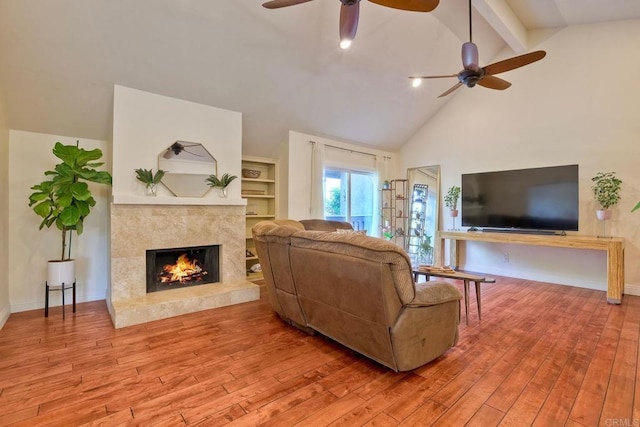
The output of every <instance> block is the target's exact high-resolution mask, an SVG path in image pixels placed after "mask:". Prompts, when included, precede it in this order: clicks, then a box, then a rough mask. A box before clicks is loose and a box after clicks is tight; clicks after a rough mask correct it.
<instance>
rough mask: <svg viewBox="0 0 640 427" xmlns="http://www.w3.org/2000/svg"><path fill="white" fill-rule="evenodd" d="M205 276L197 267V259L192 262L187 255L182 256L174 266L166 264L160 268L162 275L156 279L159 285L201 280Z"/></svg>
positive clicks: (200, 268)
mask: <svg viewBox="0 0 640 427" xmlns="http://www.w3.org/2000/svg"><path fill="white" fill-rule="evenodd" d="M207 274H208V273H207V271H206V270H203V269H202V267H200V265H198V260H197V259H194V260H193V261H192V260H190V259H189V257H188V256H187V254H182V255H180V256H179V257H178V260H177V261H176V263H175V264H166V265H165V266H164V267H162V273H160V274H159V275H158V276H159V277H158V278H159V279H160V283H172V282H180V283H187V282H195V281H199V280H203V279H204V276H206V275H207Z"/></svg>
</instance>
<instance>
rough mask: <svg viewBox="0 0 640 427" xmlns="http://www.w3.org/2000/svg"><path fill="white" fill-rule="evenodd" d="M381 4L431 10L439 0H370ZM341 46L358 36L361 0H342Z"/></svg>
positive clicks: (276, 1)
mask: <svg viewBox="0 0 640 427" xmlns="http://www.w3.org/2000/svg"><path fill="white" fill-rule="evenodd" d="M309 1H312V0H271V1H268V2H266V3H263V4H262V6H264V7H266V8H267V9H279V8H281V7H287V6H294V5H296V4H301V3H307V2H309ZM369 1H370V2H372V3H376V4H379V5H381V6H386V7H391V8H393V9H400V10H408V11H411V12H431V11H432V10H433V9H435V8H436V7H437V6H438V3H439V0H369ZM340 3H342V6H341V7H340V47H341V48H343V49H346V48H348V47H349V45H351V41H352V40H353V39H354V38H355V37H356V31H357V29H358V19H359V16H360V0H340Z"/></svg>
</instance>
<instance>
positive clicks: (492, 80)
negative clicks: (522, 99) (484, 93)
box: [478, 76, 511, 90]
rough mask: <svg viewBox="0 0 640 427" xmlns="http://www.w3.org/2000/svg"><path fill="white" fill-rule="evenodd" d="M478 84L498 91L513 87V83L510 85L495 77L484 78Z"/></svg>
mask: <svg viewBox="0 0 640 427" xmlns="http://www.w3.org/2000/svg"><path fill="white" fill-rule="evenodd" d="M478 84H479V85H480V86H484V87H486V88H489V89H496V90H505V89H506V88H508V87H509V86H511V83H509V82H508V81H506V80H503V79H501V78H499V77H494V76H484V77H483V78H481V79H480V80H478Z"/></svg>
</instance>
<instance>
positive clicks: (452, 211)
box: [449, 209, 458, 218]
mask: <svg viewBox="0 0 640 427" xmlns="http://www.w3.org/2000/svg"><path fill="white" fill-rule="evenodd" d="M449 212H450V213H451V216H452V217H454V218H455V217H457V216H458V209H451V210H450V211H449Z"/></svg>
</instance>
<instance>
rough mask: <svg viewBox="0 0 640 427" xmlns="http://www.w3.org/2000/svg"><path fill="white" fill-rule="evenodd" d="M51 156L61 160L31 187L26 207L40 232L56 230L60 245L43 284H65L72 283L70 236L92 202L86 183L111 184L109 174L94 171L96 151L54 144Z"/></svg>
mask: <svg viewBox="0 0 640 427" xmlns="http://www.w3.org/2000/svg"><path fill="white" fill-rule="evenodd" d="M53 154H54V155H55V156H56V157H57V158H59V159H60V160H62V163H59V164H57V165H56V167H55V169H54V170H52V171H46V172H45V173H44V174H45V175H46V176H48V177H49V178H50V179H48V180H46V181H42V182H41V183H40V184H36V185H34V186H33V187H31V189H32V190H34V192H33V193H32V194H31V195H30V196H29V206H31V207H32V208H33V211H34V212H35V213H36V214H37V215H38V216H40V217H42V222H41V223H40V229H42V228H44V227H47V228H49V227H51V226H52V225H54V224H55V226H56V228H57V229H58V230H60V231H61V232H62V233H61V238H62V245H61V251H60V259H59V260H51V261H49V263H48V269H47V284H48V285H50V286H58V285H63V284H64V285H66V284H69V285H70V284H72V283H73V282H75V261H74V260H73V259H71V233H72V232H73V231H74V230H75V232H76V233H77V234H78V235H80V234H82V230H83V224H84V219H85V218H86V217H87V216H88V215H89V214H90V213H91V208H92V207H93V206H95V204H96V201H95V199H94V198H93V195H92V194H91V191H90V190H89V186H88V185H87V182H95V183H98V184H106V185H111V174H109V172H105V171H98V170H96V169H94V168H97V167H100V166H102V165H103V164H104V163H102V162H95V161H96V160H99V159H100V158H101V157H102V151H101V150H100V149H98V148H96V149H93V150H85V149H83V148H79V147H78V146H77V145H75V146H74V145H63V144H61V143H60V142H56V144H55V146H54V148H53Z"/></svg>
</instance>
